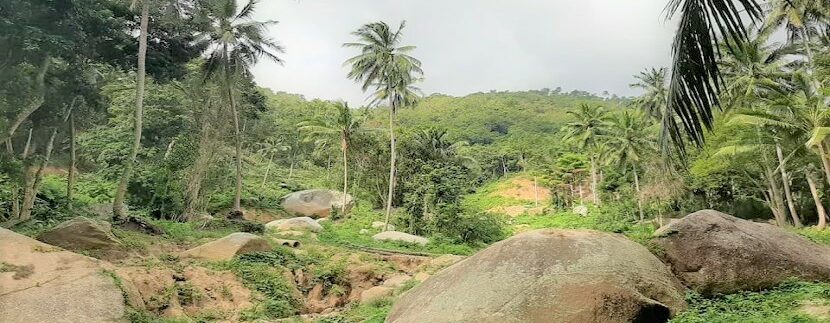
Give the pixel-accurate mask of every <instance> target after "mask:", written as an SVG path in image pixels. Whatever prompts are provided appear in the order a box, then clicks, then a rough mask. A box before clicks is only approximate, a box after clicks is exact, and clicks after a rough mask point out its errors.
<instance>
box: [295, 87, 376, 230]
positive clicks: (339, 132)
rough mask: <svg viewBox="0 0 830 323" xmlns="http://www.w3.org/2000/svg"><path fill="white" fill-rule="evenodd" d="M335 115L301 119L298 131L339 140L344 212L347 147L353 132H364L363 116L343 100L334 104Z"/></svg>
mask: <svg viewBox="0 0 830 323" xmlns="http://www.w3.org/2000/svg"><path fill="white" fill-rule="evenodd" d="M335 108H337V115H336V117H335V118H328V119H318V120H310V121H303V122H301V123H300V124H298V127H299V129H300V131H306V132H308V133H309V134H311V135H314V136H319V137H332V136H336V137H338V139H339V140H340V150H341V152H342V153H343V205H342V209H341V210H340V211H341V213H342V214H343V215H345V214H346V196H347V195H348V194H349V148H350V147H351V144H352V137H353V136H354V135H355V134H358V133H361V132H365V131H367V130H368V129H364V128H362V123H363V121H364V119H365V116H356V115H354V114H353V113H352V110H351V109H349V105H348V104H347V103H345V102H338V103H337V104H335Z"/></svg>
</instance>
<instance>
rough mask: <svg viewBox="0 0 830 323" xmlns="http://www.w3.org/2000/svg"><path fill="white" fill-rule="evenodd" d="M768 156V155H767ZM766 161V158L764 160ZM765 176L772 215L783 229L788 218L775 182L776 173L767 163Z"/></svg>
mask: <svg viewBox="0 0 830 323" xmlns="http://www.w3.org/2000/svg"><path fill="white" fill-rule="evenodd" d="M765 156H766V154H765ZM764 160H765V161H766V158H764ZM764 174H765V176H764V177H766V180H767V187H768V191H769V201H768V202H767V204H769V207H770V210H771V211H772V214H773V215H774V216H775V222H776V223H777V224H778V226H779V227H783V226H786V225H787V216H786V211H785V210H784V207H783V206H782V205H781V200H782V198H781V192H780V191H779V190H778V185H776V181H775V173H774V172H773V170H772V169H770V167H769V166H768V164H767V163H765V164H764Z"/></svg>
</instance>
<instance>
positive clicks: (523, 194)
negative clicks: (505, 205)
mask: <svg viewBox="0 0 830 323" xmlns="http://www.w3.org/2000/svg"><path fill="white" fill-rule="evenodd" d="M506 186H507V187H505V188H503V189H500V190H498V191H496V192H495V193H494V194H496V195H498V196H502V197H507V198H512V199H516V200H520V201H526V202H534V201H536V194H537V190H538V194H539V196H538V197H539V201H540V202H543V201H548V200H550V190H549V189H548V188H546V187H542V186H538V187H535V186H534V185H533V179H530V178H514V179H512V180H511V181H510V182H509V184H508V185H506Z"/></svg>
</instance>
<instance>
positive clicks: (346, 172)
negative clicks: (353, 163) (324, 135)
mask: <svg viewBox="0 0 830 323" xmlns="http://www.w3.org/2000/svg"><path fill="white" fill-rule="evenodd" d="M341 145H342V148H343V205H342V206H341V209H340V213H342V214H343V216H346V195H347V194H349V157H348V152H349V145H348V143H347V142H346V138H345V137H344V138H343V142H342V143H341Z"/></svg>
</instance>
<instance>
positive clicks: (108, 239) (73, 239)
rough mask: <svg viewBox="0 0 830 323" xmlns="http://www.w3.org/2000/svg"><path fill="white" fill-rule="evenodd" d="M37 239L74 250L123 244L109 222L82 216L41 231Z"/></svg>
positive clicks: (108, 247) (112, 246)
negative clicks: (114, 233) (113, 232)
mask: <svg viewBox="0 0 830 323" xmlns="http://www.w3.org/2000/svg"><path fill="white" fill-rule="evenodd" d="M37 239H38V240H40V241H43V242H45V243H48V244H51V245H55V246H58V247H61V248H65V249H69V250H73V251H84V250H95V249H112V248H115V247H117V246H119V245H120V244H121V242H120V241H118V238H116V237H115V236H114V235H113V234H112V226H110V224H109V223H107V222H103V221H102V222H98V221H94V220H91V219H89V218H85V217H80V216H79V217H76V218H74V219H72V220H69V221H65V222H62V223H61V224H58V225H57V226H55V227H54V228H52V229H50V230H48V231H45V232H43V233H41V234H40V235H38V237H37Z"/></svg>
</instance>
